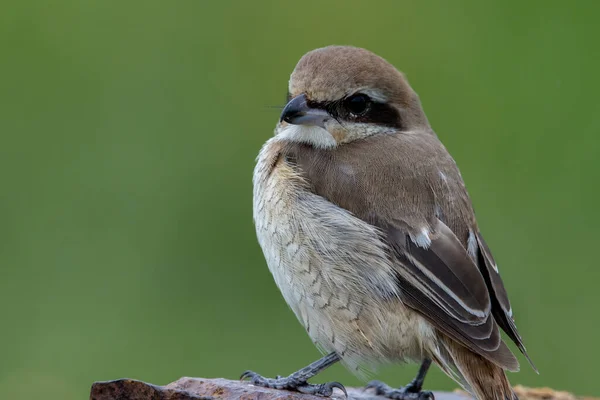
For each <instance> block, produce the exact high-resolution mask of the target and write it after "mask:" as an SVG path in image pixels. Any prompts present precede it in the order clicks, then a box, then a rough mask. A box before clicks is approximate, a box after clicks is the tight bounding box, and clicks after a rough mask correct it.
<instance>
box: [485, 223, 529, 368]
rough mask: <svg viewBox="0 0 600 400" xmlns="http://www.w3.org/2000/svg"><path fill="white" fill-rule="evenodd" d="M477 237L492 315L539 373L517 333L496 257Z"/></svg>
mask: <svg viewBox="0 0 600 400" xmlns="http://www.w3.org/2000/svg"><path fill="white" fill-rule="evenodd" d="M475 236H476V239H477V248H478V253H477V255H478V264H479V269H480V270H481V273H482V275H483V277H484V279H485V282H486V285H487V287H488V289H489V291H490V295H491V300H492V315H493V316H494V318H495V319H496V322H497V323H498V325H500V327H501V328H502V330H504V332H506V334H507V335H508V337H510V338H511V340H512V341H513V342H514V343H515V344H516V345H517V347H518V348H519V350H521V353H523V355H524V356H525V358H527V361H528V362H529V364H530V365H531V367H532V368H533V369H534V370H535V371H536V372H538V370H537V368H536V366H535V365H534V364H533V361H532V360H531V358H530V357H529V354H527V350H526V349H525V344H524V343H523V339H522V338H521V336H520V335H519V332H518V331H517V326H516V325H515V321H514V320H513V317H512V308H511V306H510V302H509V300H508V294H507V293H506V289H505V288H504V283H503V282H502V278H500V273H499V271H498V265H497V264H496V261H495V260H494V257H492V252H491V251H490V248H489V247H488V245H487V243H486V242H485V240H484V239H483V236H481V232H477V233H476V234H475Z"/></svg>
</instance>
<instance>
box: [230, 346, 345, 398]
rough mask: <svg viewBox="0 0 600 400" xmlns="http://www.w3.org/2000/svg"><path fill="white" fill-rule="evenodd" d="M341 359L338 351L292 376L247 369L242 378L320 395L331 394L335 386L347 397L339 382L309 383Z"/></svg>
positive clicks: (275, 387) (265, 385) (270, 385)
mask: <svg viewBox="0 0 600 400" xmlns="http://www.w3.org/2000/svg"><path fill="white" fill-rule="evenodd" d="M339 360H340V357H339V356H338V355H337V354H336V353H330V354H328V355H326V356H325V357H323V358H321V359H319V360H317V361H315V362H314V363H312V364H310V365H308V366H306V367H304V368H302V369H301V370H299V371H296V372H294V373H293V374H291V375H290V376H286V377H281V376H277V378H275V379H273V378H265V377H263V376H261V375H259V374H257V373H256V372H253V371H246V372H244V373H243V374H242V376H241V377H240V379H250V382H252V384H253V385H256V386H263V387H268V388H273V389H284V390H292V391H296V392H301V393H307V394H314V395H318V396H331V395H332V393H333V389H334V388H338V389H340V390H341V391H342V392H344V394H346V397H347V396H348V394H347V393H346V389H345V388H344V386H343V385H342V384H341V383H339V382H327V383H321V384H312V383H308V380H309V379H310V378H312V377H313V376H315V375H317V374H318V373H319V372H321V371H323V370H324V369H326V368H328V367H330V366H332V365H333V364H335V363H336V362H338V361H339Z"/></svg>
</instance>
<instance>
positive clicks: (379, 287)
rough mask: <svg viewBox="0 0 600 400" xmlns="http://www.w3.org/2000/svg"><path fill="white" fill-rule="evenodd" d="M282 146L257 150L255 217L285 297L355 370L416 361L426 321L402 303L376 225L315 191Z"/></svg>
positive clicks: (324, 344) (315, 335) (321, 342)
mask: <svg viewBox="0 0 600 400" xmlns="http://www.w3.org/2000/svg"><path fill="white" fill-rule="evenodd" d="M280 149H281V143H279V142H278V141H277V139H276V138H273V139H271V140H270V141H269V142H267V143H266V144H265V146H264V147H263V149H262V150H261V152H260V154H259V157H258V160H257V165H256V168H255V171H254V221H255V225H256V232H257V236H258V241H259V243H260V246H261V248H262V250H263V252H264V255H265V258H266V261H267V264H268V267H269V269H270V271H271V273H272V274H273V277H274V279H275V282H276V284H277V286H278V287H279V289H280V290H281V293H282V294H283V297H284V298H285V300H286V302H287V303H288V304H289V306H290V307H291V308H292V310H293V311H294V313H295V314H296V316H297V317H298V319H299V320H300V322H301V323H302V325H303V326H304V327H305V328H306V330H307V332H308V333H309V335H310V337H311V338H312V340H313V341H314V342H315V344H317V345H318V346H319V347H320V348H322V349H323V350H324V351H327V352H330V351H336V352H337V353H338V354H340V355H341V356H342V358H343V359H344V361H345V363H346V365H347V366H348V367H349V368H351V369H354V370H356V369H357V368H358V364H361V363H368V364H373V363H376V362H377V361H379V362H385V361H386V360H389V359H402V358H404V357H408V358H411V357H412V354H411V353H415V352H420V348H418V347H420V346H419V344H418V343H417V342H419V340H418V339H417V336H418V335H417V333H419V334H420V333H421V330H423V329H429V324H427V323H426V322H424V320H423V319H422V318H421V317H420V316H418V315H417V314H416V313H414V312H413V311H411V310H409V309H407V308H406V307H404V306H403V305H402V303H401V302H400V301H399V297H400V294H399V293H398V287H397V285H396V283H395V282H396V281H395V279H394V268H393V266H392V265H391V264H390V261H389V258H388V257H387V254H386V251H387V249H386V246H385V244H384V243H383V242H382V241H381V240H380V239H379V235H378V232H377V230H376V228H375V227H373V226H371V225H369V224H367V223H366V222H364V221H362V220H360V219H358V218H356V217H354V216H352V215H351V214H350V213H349V212H347V211H346V210H343V209H341V208H339V207H337V206H336V205H334V204H332V203H330V202H329V201H327V200H325V199H324V198H322V197H320V196H317V195H315V194H313V193H311V192H310V191H309V190H308V189H307V188H308V187H309V186H308V185H307V182H305V181H304V180H303V178H302V176H301V175H300V173H299V172H298V171H297V170H296V169H295V167H294V165H292V164H290V163H288V162H287V161H286V160H285V159H284V158H283V157H280V155H279V150H280ZM423 324H425V325H423ZM417 331H418V332H417Z"/></svg>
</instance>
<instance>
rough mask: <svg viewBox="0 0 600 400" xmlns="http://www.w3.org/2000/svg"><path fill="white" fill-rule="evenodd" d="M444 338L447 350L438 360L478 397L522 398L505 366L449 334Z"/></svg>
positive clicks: (493, 399)
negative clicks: (473, 350) (509, 377)
mask: <svg viewBox="0 0 600 400" xmlns="http://www.w3.org/2000/svg"><path fill="white" fill-rule="evenodd" d="M441 339H442V340H441V342H442V343H441V347H443V350H442V349H439V351H438V356H439V357H434V361H435V362H436V363H437V364H438V365H440V367H441V369H442V370H443V371H444V372H445V373H446V374H447V375H448V376H449V377H450V378H452V379H454V380H455V381H456V382H457V383H459V384H460V385H461V386H462V387H463V388H464V389H465V390H467V391H468V392H470V393H471V394H472V395H473V396H474V397H475V398H476V399H478V400H518V397H517V395H516V394H515V392H514V391H513V389H512V387H511V385H510V382H509V381H508V378H507V377H506V373H505V372H504V369H503V368H501V367H499V366H498V365H497V364H494V363H492V362H491V361H489V360H487V359H486V358H484V357H482V356H480V355H478V354H476V353H474V352H472V351H470V350H469V349H467V348H466V347H464V346H462V345H461V344H459V343H457V342H455V341H454V340H452V339H450V338H448V337H442V338H441ZM436 358H438V359H436ZM439 358H441V359H439ZM440 363H442V364H440ZM456 375H459V377H458V379H457V376H456Z"/></svg>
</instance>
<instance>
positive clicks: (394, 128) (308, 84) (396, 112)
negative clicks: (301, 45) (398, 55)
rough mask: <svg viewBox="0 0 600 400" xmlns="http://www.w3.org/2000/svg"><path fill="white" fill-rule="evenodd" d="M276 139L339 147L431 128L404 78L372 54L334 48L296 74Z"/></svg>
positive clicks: (303, 63)
mask: <svg viewBox="0 0 600 400" xmlns="http://www.w3.org/2000/svg"><path fill="white" fill-rule="evenodd" d="M289 94H290V100H289V102H288V104H287V105H286V106H285V108H284V109H283V112H282V113H281V117H280V120H279V124H278V125H277V130H276V135H277V136H278V137H279V138H281V139H284V140H290V141H295V142H301V143H306V144H309V145H312V146H314V147H318V148H334V147H337V146H338V145H341V144H344V143H349V142H352V141H354V140H358V139H364V138H366V137H369V136H372V135H377V134H390V133H397V132H410V131H414V130H424V129H429V123H428V122H427V118H426V117H425V114H424V112H423V110H422V108H421V103H420V101H419V97H418V95H417V94H416V93H415V91H414V90H413V89H412V88H411V87H410V85H409V84H408V81H407V80H406V78H405V77H404V75H403V74H402V73H401V72H399V71H398V70H397V69H396V68H394V66H392V65H391V64H390V63H388V62H387V61H386V60H384V59H383V58H381V57H379V56H377V55H375V54H373V53H371V52H370V51H368V50H365V49H360V48H356V47H349V46H329V47H324V48H321V49H316V50H313V51H311V52H309V53H307V54H305V55H304V56H303V57H302V58H301V59H300V61H299V62H298V65H296V68H295V69H294V71H293V72H292V75H291V77H290V82H289Z"/></svg>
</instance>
